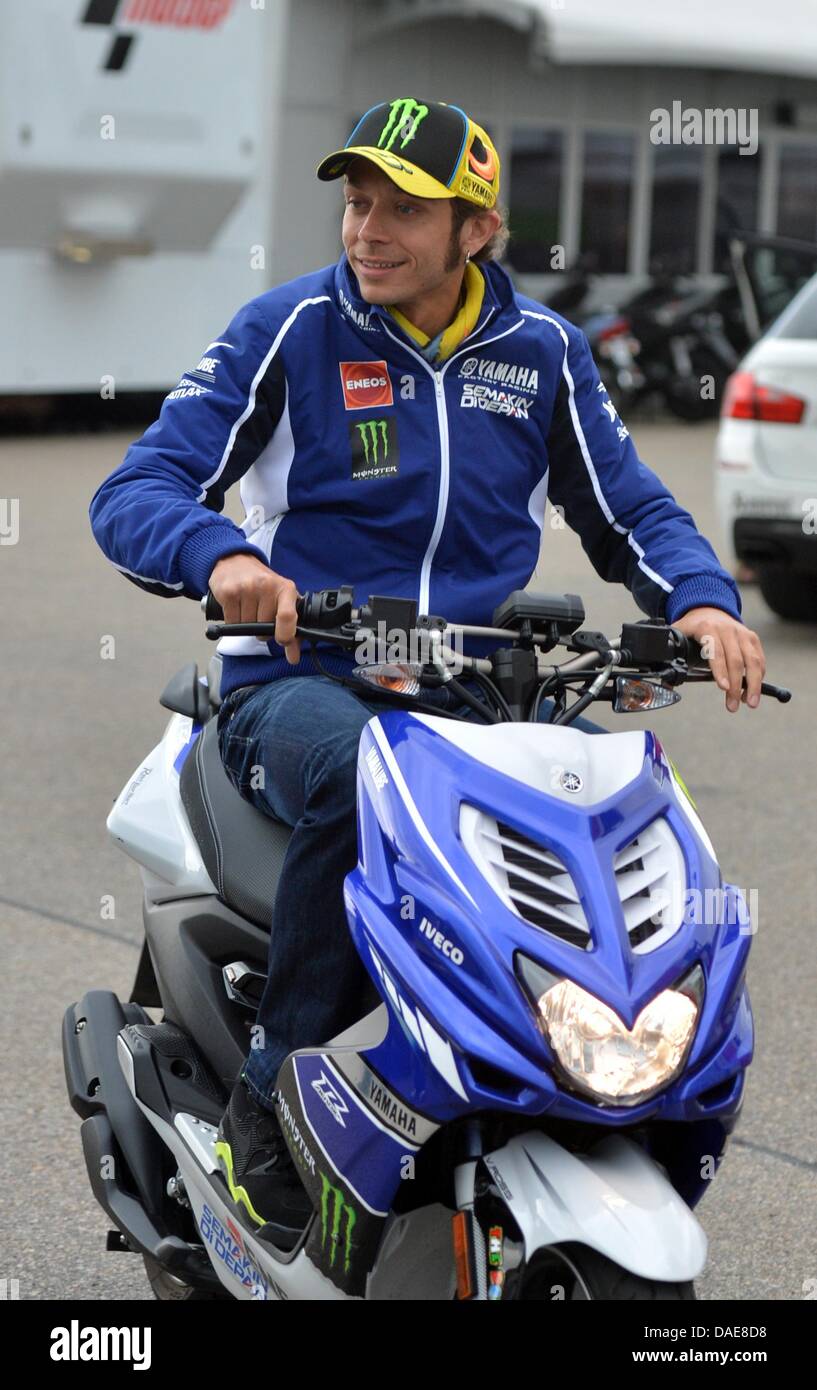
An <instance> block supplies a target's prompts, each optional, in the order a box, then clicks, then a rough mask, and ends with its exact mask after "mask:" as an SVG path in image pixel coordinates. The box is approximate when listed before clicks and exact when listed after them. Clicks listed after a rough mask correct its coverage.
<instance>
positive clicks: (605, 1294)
mask: <svg viewBox="0 0 817 1390" xmlns="http://www.w3.org/2000/svg"><path fill="white" fill-rule="evenodd" d="M520 1298H522V1299H525V1300H528V1301H533V1302H544V1301H548V1302H553V1301H556V1300H562V1299H564V1300H569V1301H574V1300H582V1299H596V1300H599V1299H605V1300H615V1301H616V1302H632V1301H634V1300H643V1301H645V1302H655V1301H658V1300H674V1301H687V1300H694V1299H695V1298H696V1294H695V1286H694V1284H693V1283H692V1281H691V1280H689V1281H687V1282H685V1283H681V1284H670V1283H664V1282H662V1281H661V1280H659V1279H642V1278H641V1276H640V1275H638V1274H631V1273H630V1271H629V1270H628V1269H623V1268H622V1266H621V1265H617V1264H616V1263H615V1262H614V1261H613V1260H608V1259H607V1257H606V1255H601V1254H599V1252H598V1250H591V1249H590V1247H589V1246H587V1245H581V1244H579V1243H577V1242H571V1243H568V1244H565V1245H554V1246H550V1247H548V1248H547V1249H545V1250H541V1251H539V1253H538V1255H537V1257H536V1260H535V1262H531V1265H530V1268H529V1270H528V1273H527V1275H526V1277H525V1280H524V1283H523V1285H522V1291H521V1294H520Z"/></svg>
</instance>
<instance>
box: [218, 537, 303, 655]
mask: <svg viewBox="0 0 817 1390" xmlns="http://www.w3.org/2000/svg"><path fill="white" fill-rule="evenodd" d="M210 589H211V591H212V593H213V596H214V598H216V599H218V602H219V603H220V604H221V607H222V608H223V609H224V621H225V622H227V623H273V622H274V623H275V640H276V642H278V643H279V644H280V645H281V646H282V647H283V648H284V650H285V653H286V659H287V661H288V662H289V663H290V665H291V666H295V665H297V663H298V662H299V661H300V659H301V643H300V639H299V638H298V637H296V635H295V628H296V626H297V623H298V614H297V612H296V609H295V601H296V599H297V597H298V590H297V589H296V587H295V585H294V584H293V582H292V580H291V579H285V578H284V576H283V575H282V574H276V573H275V570H272V569H270V568H269V566H268V565H265V564H263V562H262V561H261V560H256V559H255V557H254V556H253V555H241V554H236V555H225V557H224V559H223V560H219V561H218V563H217V564H216V565H215V567H214V569H213V572H212V574H211V575H210Z"/></svg>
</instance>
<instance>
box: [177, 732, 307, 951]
mask: <svg viewBox="0 0 817 1390" xmlns="http://www.w3.org/2000/svg"><path fill="white" fill-rule="evenodd" d="M179 791H180V794H181V798H182V804H183V805H184V809H185V811H186V812H187V817H188V820H189V821H190V826H191V829H192V831H193V834H194V836H195V838H196V843H197V844H198V847H199V849H200V850H201V857H202V859H203V860H204V864H205V867H206V869H207V872H208V874H209V875H210V877H211V879H212V880H213V882H214V883H215V885H216V887H217V889H218V895H219V897H220V898H221V900H222V902H224V903H226V904H227V906H228V907H231V908H232V909H233V911H234V912H238V913H240V914H241V916H242V917H248V918H249V920H250V921H251V922H255V923H256V925H257V926H259V927H263V928H264V929H265V930H266V931H269V930H270V927H271V925H272V909H273V904H274V902H275V894H276V892H277V891H278V883H279V881H280V878H281V872H282V870H283V867H284V855H285V854H286V849H287V845H288V844H289V840H290V836H291V835H292V827H291V826H289V825H284V824H283V822H282V821H278V820H273V818H272V817H271V816H266V815H264V813H263V812H262V811H257V810H256V809H255V807H254V806H251V805H250V803H249V802H248V801H245V800H244V798H243V797H242V796H241V795H240V793H239V792H237V791H236V789H235V787H234V786H233V784H232V782H231V781H230V779H229V777H228V776H227V773H226V772H225V771H224V764H223V763H222V761H221V754H220V752H219V747H218V731H217V721H216V720H215V719H211V720H209V721H208V723H207V724H205V726H204V728H203V729H202V731H201V733H200V734H199V737H198V738H197V739H196V742H195V743H194V744H193V747H192V749H191V750H190V753H189V754H188V756H187V757H186V759H185V761H184V763H183V765H182V771H181V776H180V779H179Z"/></svg>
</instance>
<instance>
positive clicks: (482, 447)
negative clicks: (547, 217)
mask: <svg viewBox="0 0 817 1390" xmlns="http://www.w3.org/2000/svg"><path fill="white" fill-rule="evenodd" d="M480 268H481V270H482V272H483V274H484V276H485V281H486V286H485V296H484V300H483V306H482V312H481V314H480V320H479V323H478V324H477V327H476V329H475V330H474V331H473V332H472V333H471V334H470V335H469V336H468V337H467V338H465V339H464V340H463V342H462V343H461V344H460V346H459V347H458V348H457V349H456V351H455V352H454V353H453V354H452V355H451V356H450V357H449V358H448V359H447V360H445V361H444V362H442V363H437V365H436V369H435V367H432V366H431V365H430V364H429V363H428V362H427V361H426V360H425V358H424V357H423V356H422V355H421V354H420V353H419V351H418V350H417V347H416V345H415V344H414V343H413V342H412V341H411V339H410V338H409V337H408V336H407V335H406V334H405V333H404V332H403V331H402V330H401V328H400V327H399V325H398V324H397V322H396V320H395V319H393V318H392V316H391V315H390V314H389V313H388V311H387V310H386V309H384V308H381V307H380V306H374V305H369V304H367V303H366V302H365V301H364V300H363V299H361V297H360V293H359V290H358V285H357V280H356V279H355V276H354V275H353V273H352V272H351V269H350V267H349V264H348V261H347V259H346V256H345V254H344V255H343V256H342V257H341V259H340V260H339V262H338V263H337V265H334V266H328V267H326V268H324V269H323V270H319V271H316V272H314V273H313V274H311V275H306V276H303V277H301V278H299V279H297V280H293V281H290V282H289V283H287V284H285V285H281V286H279V287H278V288H276V289H272V290H269V291H267V292H266V293H265V294H262V295H259V296H258V298H257V299H253V300H251V301H250V303H249V304H246V305H245V306H244V307H243V308H242V309H240V310H239V312H238V313H237V314H236V316H235V318H234V319H233V320H232V322H231V323H230V325H229V326H228V328H227V329H225V331H224V332H223V333H222V334H221V335H220V337H219V338H217V339H216V340H215V341H214V342H212V343H210V344H208V345H207V346H206V347H205V348H204V350H203V352H202V355H201V357H200V359H199V361H198V363H197V364H196V365H195V366H194V367H193V368H191V369H190V370H189V371H188V372H187V373H186V374H185V375H184V376H183V377H182V379H181V381H180V382H179V384H178V386H177V387H176V388H175V389H174V390H173V391H171V392H170V394H169V395H168V397H167V398H166V400H165V402H164V404H163V406H162V410H161V413H160V416H159V419H158V420H157V421H156V422H155V424H153V425H151V426H150V428H149V429H148V430H147V431H146V432H145V434H144V435H143V436H142V438H141V439H139V440H138V441H137V442H136V443H134V444H132V445H131V447H130V449H129V450H128V452H127V454H126V456H125V459H124V461H123V463H122V464H121V465H120V467H119V468H117V469H116V470H115V472H113V473H112V474H111V475H110V477H109V478H107V479H106V480H105V481H104V482H103V483H102V485H101V486H100V487H99V488H98V490H97V492H96V493H95V495H94V497H93V500H92V502H91V507H90V515H91V524H92V527H93V531H94V535H95V536H96V539H97V541H98V542H99V545H100V546H101V548H102V550H103V551H104V552H105V554H106V555H107V556H108V558H109V559H110V560H111V561H112V562H113V563H114V564H115V565H116V567H117V568H118V569H120V570H121V571H122V572H123V573H124V574H125V575H126V576H127V577H128V578H129V579H131V580H132V581H133V582H134V583H136V584H139V585H140V586H141V587H143V588H146V589H148V590H149V591H150V592H152V593H157V594H162V595H165V596H173V595H178V594H184V595H186V596H187V597H190V598H194V599H200V598H201V596H202V594H204V593H205V592H206V590H207V587H208V582H209V578H210V574H211V572H212V570H213V567H214V565H215V564H216V562H217V561H218V560H219V559H221V558H222V556H225V555H229V554H234V553H238V552H242V551H244V552H247V553H248V554H254V555H260V556H261V557H263V559H264V560H266V561H267V562H268V563H269V564H270V565H271V567H272V568H273V569H274V570H276V571H277V572H278V573H279V574H282V575H285V576H286V577H287V578H288V579H292V580H293V581H294V582H295V584H296V586H297V588H298V590H299V592H301V593H303V592H305V591H306V590H311V589H323V588H327V587H334V586H337V585H340V584H352V585H353V586H354V588H355V597H356V600H357V602H358V603H361V602H365V600H366V599H367V598H368V596H369V594H393V595H400V596H404V597H410V598H416V599H417V601H418V604H419V611H420V612H421V613H436V614H443V615H444V616H445V617H446V618H448V619H449V620H452V621H458V622H464V623H473V624H480V625H489V624H490V622H491V616H492V613H493V611H494V609H495V607H496V606H497V604H499V603H500V602H501V601H502V600H503V599H504V598H505V597H506V596H507V595H508V593H510V592H511V590H513V589H518V588H524V587H525V585H526V584H527V583H528V581H529V580H530V577H531V575H532V573H533V571H534V568H535V566H536V563H537V559H538V556H539V550H540V545H541V541H542V527H543V521H544V514H545V506H546V501H547V499H548V497H549V498H550V500H551V503H552V504H553V505H554V506H558V507H560V508H561V509H562V512H563V515H564V517H565V519H566V521H567V523H568V525H570V526H571V527H572V528H573V529H574V530H576V531H577V532H578V533H579V535H580V537H581V540H582V544H583V546H584V548H585V550H586V551H587V554H588V555H589V557H590V559H591V561H592V563H593V565H594V566H595V568H596V570H597V571H598V572H599V573H600V574H601V575H602V576H603V577H604V578H605V579H609V580H616V581H619V582H621V583H623V584H626V585H627V587H628V588H629V589H630V590H631V592H632V593H633V595H634V597H635V600H636V602H637V603H638V604H639V606H640V607H641V608H642V609H643V611H644V612H645V613H648V614H649V615H651V616H654V617H660V618H666V619H667V621H673V620H674V619H675V618H677V617H680V615H681V614H682V613H683V612H685V611H686V610H687V609H689V608H692V607H696V606H698V605H700V604H712V605H713V606H716V607H720V608H723V609H725V610H726V611H727V612H730V613H732V614H733V615H734V616H735V617H739V615H740V600H739V597H738V591H737V588H736V586H735V584H734V581H733V580H732V579H731V577H730V576H729V575H728V574H727V573H726V571H725V570H723V569H722V568H721V567H720V565H719V563H718V560H717V557H716V556H715V553H714V551H713V550H712V547H711V546H710V545H709V543H708V542H707V541H706V540H705V539H704V538H703V537H702V536H701V535H700V534H699V532H698V531H697V529H696V527H695V524H694V522H693V520H692V518H691V517H690V516H689V514H688V513H687V512H685V511H684V510H683V509H682V508H681V507H679V506H678V504H677V503H676V502H675V500H674V498H673V497H672V495H671V494H670V493H669V492H668V491H667V489H666V488H665V487H664V485H663V484H662V483H661V481H660V480H659V479H658V478H657V477H656V475H655V474H654V473H653V472H651V470H650V469H649V468H647V467H646V466H645V465H644V464H643V463H642V462H641V460H640V459H639V458H638V455H637V453H636V450H635V448H634V446H633V443H632V440H631V439H630V437H629V434H628V431H627V429H626V427H625V426H624V425H623V424H622V422H621V420H620V419H619V417H618V415H617V414H616V411H615V409H614V407H613V406H612V403H611V402H610V400H609V397H608V395H607V392H606V390H605V388H604V386H603V384H602V382H601V381H600V379H599V375H598V372H597V370H596V367H595V364H594V362H593V358H592V355H591V352H590V349H589V347H588V344H587V340H586V339H585V337H584V334H583V333H581V331H580V330H579V329H577V328H575V327H573V325H571V324H570V323H568V322H567V321H566V320H565V319H563V318H561V317H560V316H559V315H558V314H556V313H552V312H551V311H550V310H549V309H547V308H546V307H544V306H543V305H541V304H538V303H536V301H534V300H531V299H528V298H526V297H525V296H524V295H520V294H518V293H516V291H515V290H514V288H513V286H512V284H511V281H510V279H509V277H508V275H507V274H506V273H505V271H504V270H503V269H502V268H501V267H499V266H497V265H495V264H493V263H489V264H486V265H483V266H481V267H480ZM235 482H240V492H241V499H242V502H243V504H244V508H245V513H246V515H245V520H244V522H243V525H242V527H241V528H239V527H237V526H235V525H234V524H233V523H232V522H231V521H229V520H228V519H226V518H225V517H223V516H222V515H221V514H220V513H221V511H222V508H223V505H224V497H225V493H226V491H227V489H228V488H229V487H230V486H231V485H232V484H233V483H235ZM488 645H489V646H490V643H489V644H488ZM485 649H486V644H485V643H478V642H475V641H474V642H471V643H468V642H466V643H465V650H466V651H471V652H481V651H484V650H485ZM219 650H220V652H221V653H222V655H223V657H224V674H223V678H222V694H223V695H226V694H228V693H229V691H230V690H231V689H233V688H234V687H236V686H239V685H247V684H254V683H255V682H257V681H263V680H267V679H276V678H278V677H280V676H289V675H293V674H299V673H302V674H309V673H311V672H313V671H314V669H315V668H314V666H313V664H312V661H311V659H310V657H309V655H308V652H306V653H305V655H304V657H303V659H302V662H301V664H300V666H298V667H293V666H289V665H288V664H287V662H286V659H285V657H284V654H283V650H282V648H281V647H279V646H278V645H277V644H276V643H274V642H270V643H262V642H259V641H257V640H256V639H255V638H248V637H240V638H229V639H222V641H221V642H220V643H219ZM322 660H323V662H324V665H325V666H326V667H327V669H330V670H337V669H340V668H346V669H348V662H345V661H344V658H343V656H342V655H341V656H340V657H337V656H336V657H334V659H333V658H326V657H322Z"/></svg>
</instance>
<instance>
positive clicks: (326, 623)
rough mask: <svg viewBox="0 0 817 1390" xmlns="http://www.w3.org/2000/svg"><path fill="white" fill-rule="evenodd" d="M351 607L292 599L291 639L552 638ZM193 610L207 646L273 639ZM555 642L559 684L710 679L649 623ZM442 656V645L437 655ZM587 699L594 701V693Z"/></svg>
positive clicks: (390, 607)
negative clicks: (370, 629) (375, 627)
mask: <svg viewBox="0 0 817 1390" xmlns="http://www.w3.org/2000/svg"><path fill="white" fill-rule="evenodd" d="M353 602H354V592H353V590H352V588H351V587H349V586H348V585H346V586H343V587H341V588H338V589H322V590H316V591H315V592H312V593H305V594H299V595H298V597H297V599H296V602H295V608H296V612H297V615H298V625H297V628H296V633H297V635H298V636H303V637H311V638H312V639H318V640H321V639H322V640H324V641H326V642H330V643H332V642H334V643H335V644H336V645H337V646H342V647H345V648H347V649H349V648H351V647H354V642H355V638H354V634H355V631H356V629H357V628H361V627H365V626H366V624H367V622H370V621H372V620H373V618H374V617H375V616H378V617H379V616H380V615H381V614H384V613H385V614H386V615H388V617H389V619H390V621H389V622H388V623H387V627H392V626H393V627H397V628H400V629H405V631H406V632H408V631H411V630H419V629H423V630H425V632H426V633H427V632H428V631H429V630H430V629H431V630H433V629H435V628H436V629H437V631H438V632H439V633H440V636H441V637H442V635H443V634H444V633H445V632H446V630H448V631H450V632H457V633H460V634H461V635H467V636H473V637H491V636H494V637H496V638H497V639H502V638H503V637H504V638H508V639H510V641H511V643H513V644H521V645H522V646H526V645H527V647H528V649H530V648H531V646H532V645H536V644H537V642H538V643H541V644H542V646H543V649H544V650H545V651H547V650H549V649H550V647H552V646H553V645H554V640H553V638H552V636H551V637H548V636H547V635H546V634H542V633H535V632H532V631H531V629H530V624H528V627H527V630H526V631H524V632H520V630H519V629H518V628H500V627H474V626H468V625H464V624H458V623H446V622H445V621H444V620H443V619H441V618H431V617H426V616H421V617H418V616H417V605H416V603H415V602H414V601H413V600H408V599H399V598H389V599H387V598H371V599H370V600H369V606H363V607H361V608H355V607H354V606H353ZM579 602H580V601H579ZM376 605H377V607H375V606H376ZM201 608H202V611H203V613H204V616H205V618H206V619H207V620H208V623H209V624H210V626H208V628H207V631H206V636H207V637H208V638H209V639H210V640H213V641H215V640H218V639H219V638H221V637H226V636H235V637H238V636H253V637H258V638H259V640H261V641H270V640H274V628H275V624H274V623H229V624H227V623H224V610H223V608H222V607H221V604H220V603H219V602H218V600H217V599H216V597H215V595H214V594H213V592H212V590H211V589H209V588H208V590H207V593H206V594H205V595H204V597H203V598H202V600H201ZM543 625H544V624H540V626H543ZM342 628H343V629H345V632H344V633H341V632H340V631H339V629H342ZM560 642H561V644H562V645H564V646H566V647H567V648H568V649H569V650H571V651H574V652H578V653H580V655H579V656H578V657H576V658H574V659H573V660H572V661H568V662H566V663H563V665H562V666H560V667H559V666H553V667H548V668H547V671H548V672H550V673H558V674H559V678H560V679H562V678H565V677H567V678H570V679H575V677H576V675H577V674H578V673H579V672H582V674H584V672H585V671H586V673H587V676H588V679H593V678H595V677H596V676H597V675H598V674H599V673H598V670H596V671H592V672H591V671H590V670H588V669H587V668H588V667H592V666H593V665H594V664H595V666H596V667H603V666H605V665H607V664H608V663H609V662H610V661H611V660H612V659H614V661H613V666H612V667H611V669H612V670H615V671H617V672H621V671H622V670H623V669H626V668H635V669H637V670H639V671H641V672H646V673H652V674H654V675H656V676H657V677H658V678H659V679H661V680H664V681H666V683H667V684H670V685H678V684H681V682H683V681H703V680H712V679H713V676H712V672H711V669H710V667H709V663H708V662H707V661H706V659H705V658H704V655H703V650H702V648H701V646H700V645H699V643H698V642H696V641H695V639H694V638H692V637H687V636H686V635H685V634H684V633H682V632H679V631H678V630H677V628H673V627H668V626H667V625H666V624H665V623H658V622H652V621H650V620H645V621H643V622H639V623H625V624H623V626H622V629H621V639H620V642H616V643H610V642H608V641H607V639H606V638H605V637H604V635H603V634H602V633H598V632H573V633H571V638H570V640H569V639H568V638H567V637H563V638H561V639H560ZM446 650H447V649H446V648H445V647H444V646H443V647H442V651H443V652H445V651H446ZM449 654H450V653H449ZM462 660H463V663H464V665H465V666H466V667H469V668H470V669H472V670H473V671H475V672H481V673H483V674H485V673H486V667H487V668H489V669H490V662H486V661H483V660H476V659H473V658H467V657H466V658H462ZM540 662H541V658H540ZM760 689H761V692H762V694H764V695H766V696H769V697H771V698H772V699H775V700H778V701H779V702H780V703H781V704H787V703H788V702H789V700H791V691H790V690H787V689H786V688H785V687H784V686H778V685H773V684H772V683H771V682H770V681H763V682H762V684H761V687H760ZM591 698H596V694H595V692H594V694H593V696H591Z"/></svg>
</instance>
